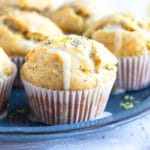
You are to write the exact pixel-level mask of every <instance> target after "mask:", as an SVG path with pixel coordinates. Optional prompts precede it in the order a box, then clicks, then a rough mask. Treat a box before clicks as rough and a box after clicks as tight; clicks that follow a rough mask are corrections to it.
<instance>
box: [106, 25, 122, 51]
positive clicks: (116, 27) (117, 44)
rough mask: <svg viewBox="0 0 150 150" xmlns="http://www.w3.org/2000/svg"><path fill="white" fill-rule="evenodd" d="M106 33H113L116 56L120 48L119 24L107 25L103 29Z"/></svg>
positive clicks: (120, 34) (120, 28) (120, 33)
mask: <svg viewBox="0 0 150 150" xmlns="http://www.w3.org/2000/svg"><path fill="white" fill-rule="evenodd" d="M103 30H104V31H107V32H115V39H114V46H115V51H116V53H115V54H117V53H118V51H119V50H120V48H121V46H122V31H121V30H122V26H121V25H120V24H114V25H112V24H109V25H107V26H105V27H104V28H103Z"/></svg>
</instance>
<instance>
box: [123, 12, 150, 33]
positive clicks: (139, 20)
mask: <svg viewBox="0 0 150 150" xmlns="http://www.w3.org/2000/svg"><path fill="white" fill-rule="evenodd" d="M123 16H124V17H126V18H128V19H130V20H131V21H132V22H134V23H135V24H136V25H137V26H138V27H140V28H142V29H144V30H146V31H148V32H150V18H148V17H141V16H135V15H134V14H132V13H130V12H127V13H125V14H123Z"/></svg>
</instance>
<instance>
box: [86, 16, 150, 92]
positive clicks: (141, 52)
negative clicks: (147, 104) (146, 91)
mask: <svg viewBox="0 0 150 150" xmlns="http://www.w3.org/2000/svg"><path fill="white" fill-rule="evenodd" d="M84 35H85V36H86V37H89V38H91V39H94V40H96V41H99V42H101V43H103V44H104V45H105V46H106V47H107V48H108V49H110V51H111V52H112V53H113V54H115V55H116V56H117V57H118V59H119V63H118V78H117V81H116V88H117V89H123V90H125V91H131V90H138V89H140V88H143V87H145V86H147V85H149V84H150V78H149V76H150V69H149V65H150V61H149V57H150V42H149V41H150V36H149V33H148V32H147V31H146V30H144V29H142V28H141V27H140V26H138V24H137V22H136V21H133V20H132V19H131V18H128V17H125V16H123V15H119V14H118V15H112V16H107V17H105V18H103V19H101V20H99V21H97V22H95V23H94V24H93V25H91V26H90V27H89V28H88V29H87V30H86V32H85V33H84Z"/></svg>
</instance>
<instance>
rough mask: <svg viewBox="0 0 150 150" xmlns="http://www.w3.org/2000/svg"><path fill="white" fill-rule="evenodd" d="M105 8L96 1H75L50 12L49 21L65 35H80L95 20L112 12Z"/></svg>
mask: <svg viewBox="0 0 150 150" xmlns="http://www.w3.org/2000/svg"><path fill="white" fill-rule="evenodd" d="M100 4H101V5H100ZM103 7H104V8H103ZM105 8H106V6H103V2H101V3H100V1H98V0H97V1H96V0H94V1H89V2H88V1H85V0H80V1H79V0H78V1H77V0H75V1H73V2H71V3H67V4H64V5H63V6H61V7H60V8H58V9H57V10H55V11H54V12H52V13H51V19H52V20H53V21H54V22H55V23H56V24H57V25H58V26H59V27H60V28H61V29H62V30H63V31H64V32H65V33H66V34H70V33H71V34H79V35H81V34H82V33H83V32H84V31H85V30H86V28H87V27H88V26H89V25H90V24H92V23H93V22H94V21H95V20H96V19H97V18H101V17H102V16H105V15H106V14H107V15H108V14H112V13H113V12H114V10H113V9H112V8H109V9H105ZM103 10H104V11H103Z"/></svg>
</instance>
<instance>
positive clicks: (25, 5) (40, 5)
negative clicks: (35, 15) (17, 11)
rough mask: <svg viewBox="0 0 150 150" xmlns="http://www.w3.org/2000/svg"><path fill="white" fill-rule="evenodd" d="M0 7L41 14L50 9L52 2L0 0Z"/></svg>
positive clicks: (40, 0) (45, 0) (49, 0)
mask: <svg viewBox="0 0 150 150" xmlns="http://www.w3.org/2000/svg"><path fill="white" fill-rule="evenodd" d="M0 5H3V6H4V5H5V6H11V7H17V8H21V9H24V10H35V11H39V12H41V11H45V10H47V9H51V7H52V2H51V0H0Z"/></svg>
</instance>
